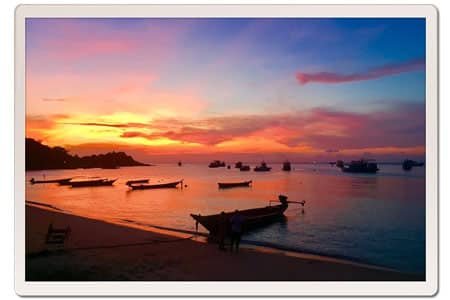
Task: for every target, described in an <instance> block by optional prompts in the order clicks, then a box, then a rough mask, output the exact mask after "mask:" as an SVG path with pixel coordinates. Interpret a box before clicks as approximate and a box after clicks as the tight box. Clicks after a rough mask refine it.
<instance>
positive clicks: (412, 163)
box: [402, 159, 424, 171]
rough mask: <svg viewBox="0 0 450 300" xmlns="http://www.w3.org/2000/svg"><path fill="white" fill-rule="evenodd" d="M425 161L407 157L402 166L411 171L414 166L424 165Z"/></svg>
mask: <svg viewBox="0 0 450 300" xmlns="http://www.w3.org/2000/svg"><path fill="white" fill-rule="evenodd" d="M423 165H424V163H423V162H417V161H415V160H411V159H405V160H404V161H403V163H402V168H403V170H405V171H409V170H411V169H412V168H413V167H423Z"/></svg>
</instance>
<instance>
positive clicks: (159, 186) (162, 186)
mask: <svg viewBox="0 0 450 300" xmlns="http://www.w3.org/2000/svg"><path fill="white" fill-rule="evenodd" d="M179 184H181V186H183V180H179V181H173V182H165V183H155V184H132V185H130V188H132V189H133V190H151V189H167V188H176V187H177V185H179Z"/></svg>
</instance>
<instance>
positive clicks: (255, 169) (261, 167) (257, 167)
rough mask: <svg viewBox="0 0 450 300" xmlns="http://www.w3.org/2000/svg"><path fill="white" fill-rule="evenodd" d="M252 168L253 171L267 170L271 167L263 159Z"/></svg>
mask: <svg viewBox="0 0 450 300" xmlns="http://www.w3.org/2000/svg"><path fill="white" fill-rule="evenodd" d="M253 170H254V171H255V172H269V171H270V170H272V168H271V167H269V166H267V164H266V162H264V161H263V162H262V163H261V165H260V166H256V167H255V168H254V169H253Z"/></svg>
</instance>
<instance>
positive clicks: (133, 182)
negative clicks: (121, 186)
mask: <svg viewBox="0 0 450 300" xmlns="http://www.w3.org/2000/svg"><path fill="white" fill-rule="evenodd" d="M148 182H149V179H138V180H128V181H127V182H126V183H125V184H126V185H128V186H130V185H133V184H138V183H148Z"/></svg>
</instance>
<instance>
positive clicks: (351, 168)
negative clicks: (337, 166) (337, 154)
mask: <svg viewBox="0 0 450 300" xmlns="http://www.w3.org/2000/svg"><path fill="white" fill-rule="evenodd" d="M341 170H342V171H343V172H346V173H376V172H378V170H379V169H378V164H377V163H376V162H371V161H368V160H365V159H361V160H353V161H352V162H350V164H348V165H345V164H344V166H343V167H342V168H341Z"/></svg>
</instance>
